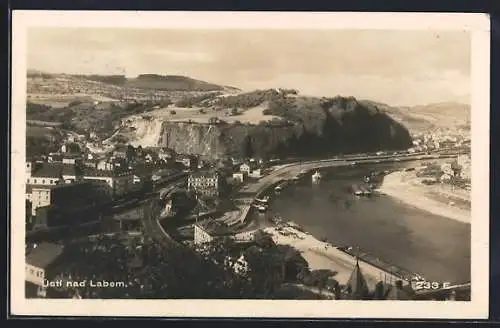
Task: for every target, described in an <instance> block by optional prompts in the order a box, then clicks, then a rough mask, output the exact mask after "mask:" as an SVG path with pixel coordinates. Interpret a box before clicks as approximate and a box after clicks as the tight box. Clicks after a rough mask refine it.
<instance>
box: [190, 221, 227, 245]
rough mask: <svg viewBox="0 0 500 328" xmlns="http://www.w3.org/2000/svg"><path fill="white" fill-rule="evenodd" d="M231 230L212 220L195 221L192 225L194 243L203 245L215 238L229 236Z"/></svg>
mask: <svg viewBox="0 0 500 328" xmlns="http://www.w3.org/2000/svg"><path fill="white" fill-rule="evenodd" d="M231 235H232V232H231V231H230V230H229V229H228V227H227V226H226V225H224V224H223V223H221V222H218V221H214V220H206V221H201V222H197V223H196V224H195V225H194V244H195V245H203V244H206V243H209V242H211V241H213V240H214V239H215V238H218V237H224V236H231Z"/></svg>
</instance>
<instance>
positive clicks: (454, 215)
mask: <svg viewBox="0 0 500 328" xmlns="http://www.w3.org/2000/svg"><path fill="white" fill-rule="evenodd" d="M437 188H439V187H437ZM377 190H378V191H379V192H381V193H383V194H385V195H388V196H390V197H393V198H395V199H397V200H399V201H401V202H403V203H405V204H407V205H411V206H415V207H417V208H419V209H421V210H424V211H427V212H429V213H432V214H435V215H439V216H442V217H446V218H449V219H452V220H456V221H460V222H464V223H470V220H471V212H470V210H466V209H464V208H460V207H458V206H456V205H454V204H453V202H452V201H449V202H446V201H444V199H446V198H441V199H437V197H432V195H433V194H436V193H442V192H441V191H440V190H436V187H435V186H426V185H423V184H419V183H416V181H415V178H414V177H413V173H412V172H393V173H390V174H388V175H387V176H385V178H384V181H383V183H382V185H381V186H380V187H379V188H378V189H377ZM457 197H458V193H457ZM462 198H463V196H462Z"/></svg>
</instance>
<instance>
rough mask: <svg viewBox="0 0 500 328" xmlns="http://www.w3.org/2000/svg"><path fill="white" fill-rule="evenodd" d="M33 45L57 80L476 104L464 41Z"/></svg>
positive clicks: (95, 39)
mask: <svg viewBox="0 0 500 328" xmlns="http://www.w3.org/2000/svg"><path fill="white" fill-rule="evenodd" d="M27 42H28V43H27V52H28V53H27V67H28V68H29V69H36V70H40V71H44V72H51V73H69V74H71V73H76V74H125V75H127V76H131V77H132V76H136V75H138V74H145V73H154V74H169V75H185V76H189V77H192V78H196V79H200V80H204V81H207V82H212V83H217V84H222V85H229V86H234V87H238V88H240V89H243V90H253V89H265V88H295V89H298V90H299V91H300V93H302V94H305V95H312V96H325V97H332V96H336V95H342V96H354V97H356V98H360V99H371V100H374V101H379V102H384V103H387V104H390V105H399V106H412V105H424V104H429V103H436V102H451V101H456V102H462V103H469V102H470V100H469V98H470V89H471V88H470V84H471V81H470V79H471V77H470V66H471V65H470V60H471V59H470V56H471V54H470V48H471V44H470V43H471V41H470V34H469V33H468V32H465V31H426V30H420V31H408V30H405V31H402V30H401V31H397V30H391V31H380V30H378V31H377V30H289V29H287V30H228V29H226V30H186V29H184V30H181V29H177V30H176V29H155V30H150V29H118V28H113V29H98V28H50V27H46V28H36V29H30V30H29V32H28V40H27Z"/></svg>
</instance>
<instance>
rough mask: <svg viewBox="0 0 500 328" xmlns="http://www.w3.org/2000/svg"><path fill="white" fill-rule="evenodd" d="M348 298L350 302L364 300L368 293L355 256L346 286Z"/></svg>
mask: <svg viewBox="0 0 500 328" xmlns="http://www.w3.org/2000/svg"><path fill="white" fill-rule="evenodd" d="M346 291H347V294H348V298H349V299H351V300H363V299H366V298H367V296H368V293H369V290H368V284H367V283H366V280H365V277H364V276H363V273H362V272H361V268H360V267H359V261H358V257H357V256H356V265H355V266H354V269H353V270H352V273H351V276H350V277H349V280H348V281H347V284H346Z"/></svg>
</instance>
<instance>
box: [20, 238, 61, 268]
mask: <svg viewBox="0 0 500 328" xmlns="http://www.w3.org/2000/svg"><path fill="white" fill-rule="evenodd" d="M63 249H64V248H63V246H61V245H58V244H52V243H41V244H38V245H36V247H35V248H33V249H32V250H31V251H29V252H28V254H26V263H27V264H30V265H33V266H36V267H38V268H46V267H47V266H49V265H50V264H51V263H53V262H54V261H55V260H56V259H57V258H58V257H59V256H60V255H61V254H62V252H63Z"/></svg>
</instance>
